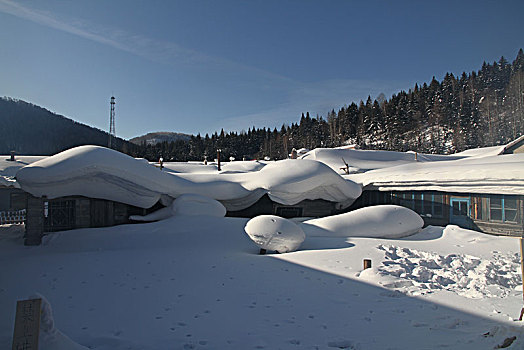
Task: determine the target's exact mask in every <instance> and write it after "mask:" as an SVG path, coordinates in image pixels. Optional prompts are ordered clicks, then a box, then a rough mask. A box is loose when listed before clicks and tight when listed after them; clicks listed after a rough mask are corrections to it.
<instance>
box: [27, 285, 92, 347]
mask: <svg viewBox="0 0 524 350" xmlns="http://www.w3.org/2000/svg"><path fill="white" fill-rule="evenodd" d="M37 298H40V299H42V304H41V306H40V335H39V337H38V343H39V344H38V348H39V349H40V350H88V349H89V348H87V347H85V346H82V345H80V344H78V343H76V342H74V341H73V340H71V339H70V338H69V337H68V336H67V335H65V334H63V333H62V332H61V331H60V330H59V329H57V328H56V327H55V320H54V318H53V310H52V308H51V304H50V303H49V301H47V299H46V298H45V297H43V296H42V295H40V294H36V295H33V296H31V297H30V298H29V299H37Z"/></svg>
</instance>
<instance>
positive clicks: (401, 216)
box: [300, 205, 424, 238]
mask: <svg viewBox="0 0 524 350" xmlns="http://www.w3.org/2000/svg"><path fill="white" fill-rule="evenodd" d="M300 226H301V227H302V229H303V230H304V232H305V233H306V235H307V236H322V237H372V238H400V237H407V236H410V235H412V234H414V233H416V232H418V231H420V229H421V228H422V226H424V220H422V218H421V217H420V216H419V215H418V214H417V213H416V212H414V211H413V210H411V209H408V208H405V207H401V206H397V205H377V206H373V207H365V208H361V209H357V210H353V211H350V212H348V213H343V214H339V215H333V216H328V217H324V218H319V219H312V220H307V221H304V222H303V223H302V224H301V225H300Z"/></svg>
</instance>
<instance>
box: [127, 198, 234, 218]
mask: <svg viewBox="0 0 524 350" xmlns="http://www.w3.org/2000/svg"><path fill="white" fill-rule="evenodd" d="M174 215H186V216H188V215H189V216H191V215H198V216H202V215H208V216H216V217H224V216H225V215H226V207H224V206H223V205H222V203H220V202H219V201H217V200H215V199H212V198H209V197H206V196H201V195H198V194H183V195H181V196H180V197H178V198H177V199H175V200H174V201H172V203H171V204H170V205H169V206H167V207H165V208H161V209H158V210H157V211H155V212H153V213H151V214H148V215H144V216H142V215H131V216H130V217H129V219H131V220H135V221H159V220H164V219H168V218H170V217H172V216H174Z"/></svg>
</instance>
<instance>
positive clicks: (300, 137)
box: [0, 49, 524, 161]
mask: <svg viewBox="0 0 524 350" xmlns="http://www.w3.org/2000/svg"><path fill="white" fill-rule="evenodd" d="M293 117H294V116H289V118H290V120H291V119H292V118H293ZM0 122H1V123H2V127H1V128H0V153H3V154H6V153H8V152H9V151H10V150H15V151H17V152H18V153H20V154H53V153H56V152H59V151H61V150H64V149H67V148H70V147H74V146H77V145H82V144H97V145H102V146H106V145H107V140H108V136H107V133H105V132H103V131H101V130H98V129H95V128H91V127H89V126H86V125H83V124H79V123H76V122H74V121H73V120H70V119H67V118H65V117H62V116H58V115H56V114H54V113H51V112H49V111H48V110H45V109H43V108H40V107H38V106H35V105H32V104H30V103H27V102H23V101H17V100H12V99H8V98H3V99H0ZM169 127H170V126H169V125H168V126H166V129H167V128H169ZM522 134H524V52H523V50H522V49H520V50H519V52H518V54H517V57H516V58H515V59H514V60H513V61H512V62H508V61H507V60H506V59H505V58H504V57H501V58H500V60H498V62H493V63H484V64H483V65H482V67H481V68H480V70H478V71H472V72H471V73H466V72H464V73H462V74H461V75H460V76H454V75H453V74H450V73H448V74H446V75H445V76H444V78H443V79H442V81H439V80H437V79H436V78H433V80H432V81H431V82H425V83H423V84H422V85H418V84H417V85H415V86H414V87H413V88H412V89H410V90H409V91H400V92H399V93H397V94H395V95H393V96H392V97H391V98H389V99H386V98H385V96H383V95H382V96H380V97H377V98H376V99H372V98H371V97H368V99H367V100H366V101H360V103H354V102H351V103H350V104H349V105H347V106H345V107H343V108H341V109H340V110H338V111H335V110H334V109H333V110H332V111H330V112H329V113H327V117H326V118H324V117H322V116H315V117H311V116H310V115H309V113H306V114H305V115H304V114H302V117H301V118H300V121H299V122H298V123H292V124H291V125H282V127H281V128H280V129H276V128H274V129H273V130H271V129H266V128H254V127H253V128H250V129H249V130H248V131H246V132H240V133H238V132H224V130H222V131H221V132H220V133H217V132H215V133H214V134H213V135H205V136H201V135H200V134H199V135H196V136H190V139H189V140H186V139H179V140H176V141H173V142H167V141H161V140H159V141H160V142H159V143H157V144H155V143H154V142H141V144H140V145H135V144H131V143H129V142H127V141H124V140H122V139H118V140H117V148H118V149H119V150H121V151H123V152H125V153H128V154H130V155H132V156H135V157H145V158H147V159H149V160H158V159H159V157H163V158H164V159H166V160H174V161H187V160H202V159H203V158H204V156H206V155H207V156H208V157H210V158H214V157H215V155H216V152H217V149H221V150H222V157H223V159H228V158H229V157H231V156H233V157H235V158H236V159H242V158H244V157H245V158H264V157H269V158H271V159H283V158H286V157H287V155H288V154H289V152H290V151H291V149H292V148H297V149H298V148H303V147H305V148H309V149H313V148H316V147H337V146H341V145H346V144H356V145H358V146H359V147H360V148H363V149H366V148H373V149H386V150H396V151H407V150H414V151H418V152H426V153H441V154H446V153H454V152H458V151H462V150H464V149H468V148H475V147H484V146H492V145H500V144H505V143H508V142H509V141H511V140H513V139H515V138H517V137H518V136H520V135H522Z"/></svg>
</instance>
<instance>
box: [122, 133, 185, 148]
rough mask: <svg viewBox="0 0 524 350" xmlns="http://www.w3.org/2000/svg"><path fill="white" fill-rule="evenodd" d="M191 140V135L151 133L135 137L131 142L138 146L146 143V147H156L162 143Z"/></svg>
mask: <svg viewBox="0 0 524 350" xmlns="http://www.w3.org/2000/svg"><path fill="white" fill-rule="evenodd" d="M190 139H191V135H188V134H182V133H178V132H150V133H148V134H145V135H143V136H137V137H133V138H132V139H130V140H129V142H132V143H134V144H136V145H142V144H143V143H144V142H145V143H146V145H156V144H157V143H162V142H168V143H170V142H175V141H189V140H190Z"/></svg>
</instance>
